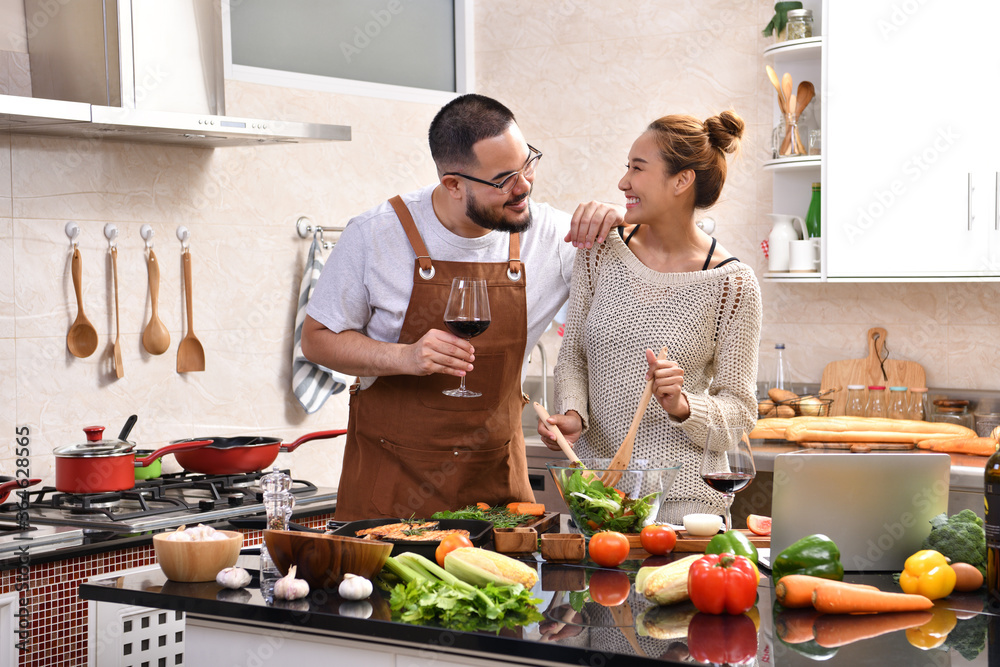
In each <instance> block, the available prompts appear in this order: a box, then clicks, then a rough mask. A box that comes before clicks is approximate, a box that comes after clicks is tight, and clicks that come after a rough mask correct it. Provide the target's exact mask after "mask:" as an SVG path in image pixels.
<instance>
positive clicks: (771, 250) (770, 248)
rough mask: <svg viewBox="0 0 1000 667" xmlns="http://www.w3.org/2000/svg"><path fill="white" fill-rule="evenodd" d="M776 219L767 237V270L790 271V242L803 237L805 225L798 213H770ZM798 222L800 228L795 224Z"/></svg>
mask: <svg viewBox="0 0 1000 667" xmlns="http://www.w3.org/2000/svg"><path fill="white" fill-rule="evenodd" d="M767 215H768V217H769V218H771V219H773V220H774V224H773V225H772V227H771V233H770V234H769V235H768V237H767V270H768V271H772V272H781V271H788V262H789V243H791V242H792V241H798V240H800V239H801V238H802V237H803V230H804V229H805V225H804V224H803V222H802V218H800V217H799V216H797V215H782V214H780V213H768V214H767ZM796 223H798V229H796V228H795V224H796Z"/></svg>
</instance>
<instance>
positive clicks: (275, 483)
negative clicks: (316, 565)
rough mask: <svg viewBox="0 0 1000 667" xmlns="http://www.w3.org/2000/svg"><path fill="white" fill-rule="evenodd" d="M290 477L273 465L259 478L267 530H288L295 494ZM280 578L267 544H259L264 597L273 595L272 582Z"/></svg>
mask: <svg viewBox="0 0 1000 667" xmlns="http://www.w3.org/2000/svg"><path fill="white" fill-rule="evenodd" d="M291 486H292V478H291V477H289V476H288V475H286V474H285V473H283V472H281V471H280V470H278V466H274V469H273V470H271V472H269V473H267V474H266V475H264V476H263V477H261V478H260V488H261V489H262V490H263V492H264V494H263V496H264V497H263V500H264V510H265V511H266V512H267V530H288V522H289V521H290V520H291V518H292V509H293V508H294V507H295V496H293V495H292V493H291V491H289V489H290V488H291ZM280 578H281V571H280V570H279V569H278V566H277V565H275V563H274V560H273V559H272V558H271V554H270V552H268V550H267V546H265V545H264V544H261V546H260V590H261V594H262V595H263V596H264V598H265V599H268V600H269V599H270V598H271V597H272V596H273V594H274V593H273V591H274V582H275V581H277V580H278V579H280Z"/></svg>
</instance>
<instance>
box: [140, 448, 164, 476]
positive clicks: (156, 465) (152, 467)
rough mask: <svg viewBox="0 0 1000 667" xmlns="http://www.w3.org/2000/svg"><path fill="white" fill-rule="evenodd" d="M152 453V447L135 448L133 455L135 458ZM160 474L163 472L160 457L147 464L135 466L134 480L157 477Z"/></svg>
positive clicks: (144, 456)
mask: <svg viewBox="0 0 1000 667" xmlns="http://www.w3.org/2000/svg"><path fill="white" fill-rule="evenodd" d="M152 453H153V450H152V449H137V450H135V457H136V458H137V459H144V458H146V457H147V456H149V455H150V454H152ZM161 474H163V465H162V463H161V461H160V459H156V460H154V461H153V462H151V463H150V464H149V465H147V466H136V469H135V481H137V482H140V481H145V480H147V479H157V478H158V477H159V476H160V475H161Z"/></svg>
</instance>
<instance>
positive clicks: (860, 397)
mask: <svg viewBox="0 0 1000 667" xmlns="http://www.w3.org/2000/svg"><path fill="white" fill-rule="evenodd" d="M844 414H845V415H847V416H848V417H864V416H865V386H864V385H863V384H849V385H847V405H846V406H844Z"/></svg>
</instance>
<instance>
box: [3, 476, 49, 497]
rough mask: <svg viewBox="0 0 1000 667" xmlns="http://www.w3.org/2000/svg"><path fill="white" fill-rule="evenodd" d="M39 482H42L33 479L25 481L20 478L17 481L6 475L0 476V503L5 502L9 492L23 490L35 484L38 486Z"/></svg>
mask: <svg viewBox="0 0 1000 667" xmlns="http://www.w3.org/2000/svg"><path fill="white" fill-rule="evenodd" d="M41 481H42V480H40V479H35V478H30V479H26V478H23V477H22V478H20V479H18V478H16V477H8V476H7V475H0V503H3V502H6V500H7V496H9V495H10V492H11V491H15V490H17V489H24V488H27V487H29V486H34V485H35V484H38V483H39V482H41Z"/></svg>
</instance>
